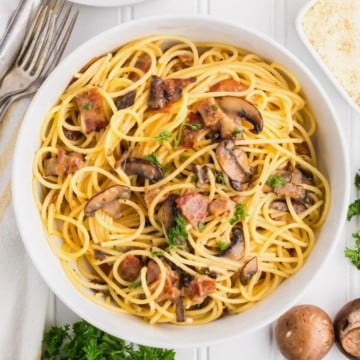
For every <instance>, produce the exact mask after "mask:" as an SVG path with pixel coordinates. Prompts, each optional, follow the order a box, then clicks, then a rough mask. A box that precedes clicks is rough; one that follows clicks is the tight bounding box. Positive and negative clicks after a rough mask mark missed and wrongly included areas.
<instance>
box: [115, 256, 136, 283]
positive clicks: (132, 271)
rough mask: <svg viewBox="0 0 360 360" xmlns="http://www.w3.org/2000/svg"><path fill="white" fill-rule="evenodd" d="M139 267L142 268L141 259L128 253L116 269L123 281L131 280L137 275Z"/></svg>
mask: <svg viewBox="0 0 360 360" xmlns="http://www.w3.org/2000/svg"><path fill="white" fill-rule="evenodd" d="M141 268H142V262H141V260H140V259H139V258H138V257H137V256H134V255H128V256H126V257H125V259H124V260H123V261H122V262H121V264H120V266H119V268H118V271H119V275H120V276H121V277H122V278H123V279H124V280H125V281H129V282H133V281H135V280H136V278H137V277H138V276H139V274H140V270H141Z"/></svg>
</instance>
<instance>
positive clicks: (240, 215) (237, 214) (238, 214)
mask: <svg viewBox="0 0 360 360" xmlns="http://www.w3.org/2000/svg"><path fill="white" fill-rule="evenodd" d="M247 215H248V214H247V212H246V210H245V206H244V204H242V203H236V204H235V211H234V216H233V217H232V218H231V219H230V220H229V222H230V225H235V224H236V223H238V222H239V221H240V220H244V219H245V218H246V216H247Z"/></svg>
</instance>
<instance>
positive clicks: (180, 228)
mask: <svg viewBox="0 0 360 360" xmlns="http://www.w3.org/2000/svg"><path fill="white" fill-rule="evenodd" d="M175 223H176V224H175V226H173V227H172V228H171V229H170V231H169V233H168V239H167V242H168V244H169V245H170V246H171V247H178V248H184V247H185V246H186V241H187V238H188V236H189V234H188V232H187V230H186V221H185V219H184V218H183V217H182V216H181V215H177V216H176V218H175Z"/></svg>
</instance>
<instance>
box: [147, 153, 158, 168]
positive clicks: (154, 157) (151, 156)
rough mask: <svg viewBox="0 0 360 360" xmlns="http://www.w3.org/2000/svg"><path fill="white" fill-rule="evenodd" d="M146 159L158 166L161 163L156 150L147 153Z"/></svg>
mask: <svg viewBox="0 0 360 360" xmlns="http://www.w3.org/2000/svg"><path fill="white" fill-rule="evenodd" d="M144 159H145V160H147V161H150V162H151V163H152V164H154V165H157V166H160V165H161V164H160V161H159V159H158V157H157V155H156V153H154V152H153V153H151V154H149V155H145V156H144Z"/></svg>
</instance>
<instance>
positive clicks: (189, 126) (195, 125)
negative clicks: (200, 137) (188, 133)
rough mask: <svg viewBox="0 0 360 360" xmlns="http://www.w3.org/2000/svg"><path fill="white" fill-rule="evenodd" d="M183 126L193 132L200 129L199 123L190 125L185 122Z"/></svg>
mask: <svg viewBox="0 0 360 360" xmlns="http://www.w3.org/2000/svg"><path fill="white" fill-rule="evenodd" d="M185 126H187V127H188V128H190V129H191V130H194V131H197V130H200V129H201V128H202V124H201V123H196V124H191V123H188V122H186V123H185Z"/></svg>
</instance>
